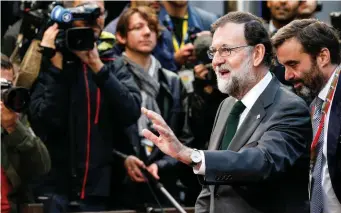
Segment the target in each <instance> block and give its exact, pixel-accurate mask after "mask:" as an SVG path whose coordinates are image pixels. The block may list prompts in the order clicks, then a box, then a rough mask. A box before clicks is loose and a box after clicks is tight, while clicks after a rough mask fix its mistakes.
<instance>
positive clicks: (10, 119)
mask: <svg viewBox="0 0 341 213" xmlns="http://www.w3.org/2000/svg"><path fill="white" fill-rule="evenodd" d="M1 125H2V127H3V128H4V129H5V130H6V131H7V134H5V135H4V137H3V138H2V139H3V141H2V143H5V144H6V146H7V147H9V149H8V150H13V151H14V152H16V153H19V155H20V168H16V169H17V172H18V173H19V174H20V176H21V177H22V178H30V177H32V176H37V175H41V174H44V173H47V172H48V171H49V170H50V167H51V161H50V156H49V153H48V151H47V149H46V147H45V145H44V144H43V142H42V141H41V140H40V139H39V138H38V137H36V136H35V135H34V134H33V132H32V131H31V130H30V128H28V127H26V126H25V125H24V124H23V123H22V122H21V121H19V119H18V116H17V115H16V113H15V112H13V111H10V110H8V109H7V108H6V107H5V106H4V105H3V103H2V102H1Z"/></svg>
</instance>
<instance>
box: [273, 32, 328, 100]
mask: <svg viewBox="0 0 341 213" xmlns="http://www.w3.org/2000/svg"><path fill="white" fill-rule="evenodd" d="M277 57H278V60H279V62H280V63H281V64H283V65H284V67H285V79H286V80H287V81H290V82H291V83H292V84H293V85H294V88H295V90H296V92H297V94H298V95H299V96H301V97H303V98H305V99H310V98H312V97H315V96H317V95H318V93H319V91H320V90H321V89H322V87H323V85H324V82H325V79H324V77H323V74H322V71H321V70H320V69H319V67H318V65H317V62H316V59H312V58H311V56H310V55H309V54H307V53H305V52H304V50H303V46H302V45H301V43H300V42H299V41H297V40H296V39H295V38H291V39H289V40H287V41H285V42H284V43H283V44H282V45H281V46H280V47H279V48H277Z"/></svg>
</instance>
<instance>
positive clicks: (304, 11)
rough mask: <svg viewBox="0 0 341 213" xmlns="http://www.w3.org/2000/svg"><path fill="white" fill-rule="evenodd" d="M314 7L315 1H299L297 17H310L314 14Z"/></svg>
mask: <svg viewBox="0 0 341 213" xmlns="http://www.w3.org/2000/svg"><path fill="white" fill-rule="evenodd" d="M316 7H317V1H316V0H307V1H301V4H300V6H299V7H298V15H299V16H302V17H311V16H312V15H313V14H314V12H315V10H316Z"/></svg>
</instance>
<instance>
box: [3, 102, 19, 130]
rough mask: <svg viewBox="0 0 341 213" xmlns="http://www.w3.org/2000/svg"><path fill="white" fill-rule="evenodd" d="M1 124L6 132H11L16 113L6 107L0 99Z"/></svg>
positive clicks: (14, 124) (13, 128)
mask: <svg viewBox="0 0 341 213" xmlns="http://www.w3.org/2000/svg"><path fill="white" fill-rule="evenodd" d="M0 107H1V126H2V127H3V128H4V129H5V130H6V131H7V133H8V134H10V133H12V132H13V131H14V130H15V128H16V126H17V123H16V121H17V119H18V115H17V113H15V112H13V111H11V110H9V109H7V108H6V106H5V104H4V103H3V102H2V101H1V102H0Z"/></svg>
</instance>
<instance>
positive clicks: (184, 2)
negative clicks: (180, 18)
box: [168, 1, 188, 7]
mask: <svg viewBox="0 0 341 213" xmlns="http://www.w3.org/2000/svg"><path fill="white" fill-rule="evenodd" d="M168 2H169V3H170V4H171V5H173V6H175V7H183V6H186V5H187V3H188V2H187V1H168Z"/></svg>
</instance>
